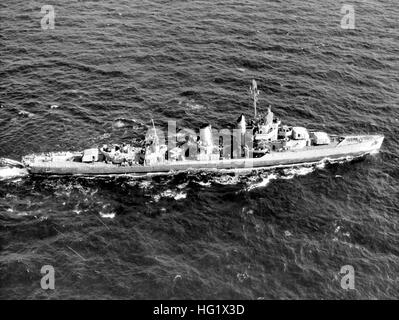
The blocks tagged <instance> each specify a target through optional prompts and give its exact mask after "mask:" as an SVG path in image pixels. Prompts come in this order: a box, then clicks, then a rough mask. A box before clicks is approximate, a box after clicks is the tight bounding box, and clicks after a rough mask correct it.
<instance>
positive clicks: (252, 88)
mask: <svg viewBox="0 0 399 320" xmlns="http://www.w3.org/2000/svg"><path fill="white" fill-rule="evenodd" d="M249 92H250V94H251V98H252V99H253V104H254V116H255V119H256V116H257V114H256V103H257V102H258V97H259V90H258V85H257V84H256V81H255V79H253V80H252V86H250V87H249Z"/></svg>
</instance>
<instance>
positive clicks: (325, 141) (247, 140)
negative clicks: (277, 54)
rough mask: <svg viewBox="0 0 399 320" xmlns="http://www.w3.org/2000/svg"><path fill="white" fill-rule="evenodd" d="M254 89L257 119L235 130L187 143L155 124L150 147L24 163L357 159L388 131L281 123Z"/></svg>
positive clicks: (125, 168) (221, 165)
mask: <svg viewBox="0 0 399 320" xmlns="http://www.w3.org/2000/svg"><path fill="white" fill-rule="evenodd" d="M250 92H251V94H252V96H253V106H254V113H255V116H254V119H253V120H252V121H250V122H247V121H246V119H245V116H244V114H241V116H240V117H239V118H238V119H237V121H236V128H235V129H234V130H233V131H232V132H231V130H228V129H224V130H215V129H212V127H211V125H207V126H205V127H203V128H202V129H201V130H200V132H199V135H198V136H197V139H193V137H190V138H188V139H187V141H186V142H185V143H180V144H176V143H172V144H169V143H168V145H166V144H163V143H161V141H160V139H159V138H158V135H157V130H155V126H154V123H153V130H152V133H151V134H149V135H148V137H147V139H146V141H145V145H144V146H140V147H134V146H131V145H129V144H122V145H111V146H107V145H104V146H102V147H98V148H89V149H86V150H84V151H83V152H58V153H45V154H39V155H38V154H35V155H29V156H26V157H24V158H23V159H22V163H23V164H24V165H25V166H26V167H27V169H28V171H29V172H30V173H31V174H51V175H79V174H80V175H108V174H146V173H162V172H163V173H165V172H171V171H173V172H176V171H184V170H191V169H193V170H215V169H241V168H245V169H251V168H263V167H274V166H291V165H298V164H303V163H312V162H319V161H322V160H325V159H329V160H338V159H347V158H353V157H358V156H363V155H366V154H370V153H375V152H378V150H379V149H380V148H381V145H382V143H383V140H384V136H383V135H379V134H375V135H361V134H360V135H333V134H328V133H326V132H323V131H317V130H308V129H306V128H305V127H302V126H288V125H281V121H280V119H278V118H276V117H274V113H273V112H272V111H271V108H270V106H269V108H268V109H267V112H266V113H265V114H262V113H259V114H258V112H257V101H258V94H259V91H258V90H257V85H256V82H255V81H253V84H252V87H251V88H250ZM162 142H164V141H162ZM168 142H169V141H168Z"/></svg>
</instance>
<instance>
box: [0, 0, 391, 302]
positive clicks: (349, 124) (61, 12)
mask: <svg viewBox="0 0 399 320" xmlns="http://www.w3.org/2000/svg"><path fill="white" fill-rule="evenodd" d="M344 3H346V2H342V1H333V0H326V1H316V0H311V1H303V2H302V1H299V0H286V1H261V0H248V1H143V0H140V1H133V0H129V1H127V0H118V1H116V0H110V1H104V2H102V1H76V0H75V1H68V2H66V1H60V0H53V1H51V3H49V4H52V5H54V7H55V12H56V19H55V29H54V30H42V29H41V26H40V20H41V18H42V14H41V13H40V9H41V6H42V5H43V4H46V3H44V2H40V1H22V0H3V1H2V2H1V3H0V62H1V65H0V103H1V108H0V157H6V158H13V159H20V157H21V156H23V155H25V154H29V153H33V152H44V151H62V150H81V149H83V148H86V147H91V146H96V145H97V144H100V143H106V142H112V141H113V142H120V141H126V142H128V141H131V140H132V139H136V138H142V137H143V135H144V134H145V132H146V129H147V125H150V124H151V122H150V119H151V118H154V119H155V122H156V124H157V125H158V126H162V127H165V126H166V123H167V121H168V120H177V121H178V125H179V126H181V127H190V128H193V129H194V128H198V127H199V126H200V125H202V124H204V123H208V122H211V123H212V124H213V126H214V127H216V128H225V127H227V126H228V125H230V124H231V123H232V122H233V121H234V120H235V119H236V118H237V117H238V115H239V114H240V113H241V112H244V113H245V114H246V115H248V116H250V115H251V114H252V108H251V107H250V104H249V99H248V94H247V88H248V86H249V84H250V81H251V79H252V78H255V79H257V80H258V83H259V89H260V90H261V97H260V101H259V103H260V106H261V107H263V108H265V107H266V106H267V105H269V104H270V105H272V107H273V110H274V112H275V113H276V114H277V115H278V116H279V117H281V118H282V119H284V121H285V122H286V123H288V124H298V125H304V126H308V127H311V128H316V129H320V130H326V131H328V132H332V133H382V134H384V135H385V138H386V139H385V141H384V144H383V147H382V149H381V152H380V153H379V154H377V155H373V156H369V157H367V158H365V159H362V160H360V161H353V162H345V163H340V164H327V165H320V166H318V167H305V168H293V169H284V170H282V169H280V170H274V171H265V172H254V173H252V174H243V175H235V174H217V173H206V174H205V173H203V174H201V173H183V174H177V175H173V176H169V177H165V176H164V177H154V178H152V179H151V178H148V179H144V180H135V179H133V178H129V177H123V178H115V177H108V178H106V177H103V178H90V179H88V178H47V179H44V178H29V177H26V176H18V175H19V174H20V172H19V171H18V170H17V169H11V168H0V297H1V298H5V299H21V298H27V299H46V298H98V299H104V298H124V299H150V298H155V299H158V298H163V299H176V298H180V299H185V298H190V299H194V298H203V299H208V298H216V299H219V298H224V299H229V298H233V299H276V298H282V299H291V298H292V299H308V298H317V299H329V298H332V299H336V298H343V299H349V298H357V299H376V298H377V299H378V298H389V299H393V298H398V297H399V278H398V275H399V201H398V197H399V186H398V185H399V184H398V182H399V162H398V161H399V160H398V159H399V152H398V150H399V109H398V106H399V40H398V39H399V22H398V21H399V20H398V16H399V3H398V2H397V0H386V1H351V3H350V4H353V5H354V7H355V14H356V16H355V17H356V29H355V30H344V29H342V28H341V27H340V22H341V18H342V14H341V13H340V10H341V7H342V5H343V4H344ZM51 105H58V106H59V107H58V108H50V106H51ZM43 265H52V266H54V268H55V276H56V277H55V286H56V288H55V290H49V291H44V290H42V289H41V287H40V278H41V276H42V275H41V274H40V269H41V267H42V266H43ZM344 265H352V266H353V267H354V270H355V290H352V291H345V290H343V289H342V288H341V285H340V281H341V275H340V274H339V271H340V269H341V267H342V266H344Z"/></svg>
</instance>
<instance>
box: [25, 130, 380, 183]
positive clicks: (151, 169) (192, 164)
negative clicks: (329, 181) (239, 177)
mask: <svg viewBox="0 0 399 320" xmlns="http://www.w3.org/2000/svg"><path fill="white" fill-rule="evenodd" d="M362 137H363V138H364V139H361V141H362V142H359V143H355V144H346V145H337V146H333V147H329V146H324V147H320V148H307V149H305V150H295V151H284V152H272V153H268V154H266V155H264V156H263V157H260V158H240V159H229V160H227V159H226V160H213V161H196V160H186V161H173V162H172V161H165V162H163V163H160V164H155V165H133V166H122V165H114V164H106V163H98V162H95V163H79V162H70V161H57V162H33V163H30V164H28V171H29V172H30V173H31V174H38V175H115V174H116V175H124V174H138V175H140V174H148V173H167V172H179V171H187V170H219V169H251V168H266V167H275V166H290V165H298V164H303V163H312V162H319V161H322V160H337V159H344V158H347V157H359V156H363V155H367V154H370V153H375V152H378V151H379V149H380V147H381V144H382V142H383V140H384V137H383V136H381V135H374V136H362Z"/></svg>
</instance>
